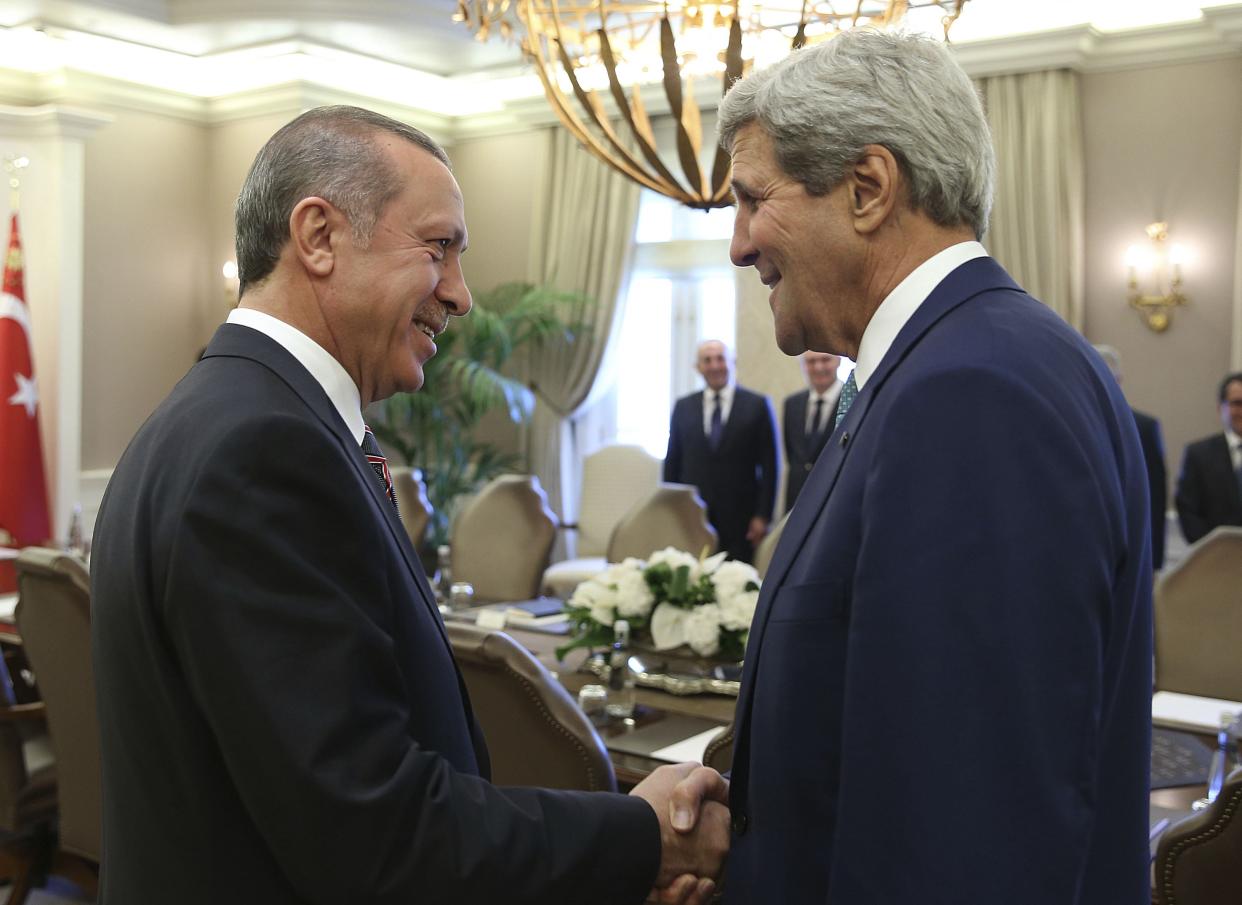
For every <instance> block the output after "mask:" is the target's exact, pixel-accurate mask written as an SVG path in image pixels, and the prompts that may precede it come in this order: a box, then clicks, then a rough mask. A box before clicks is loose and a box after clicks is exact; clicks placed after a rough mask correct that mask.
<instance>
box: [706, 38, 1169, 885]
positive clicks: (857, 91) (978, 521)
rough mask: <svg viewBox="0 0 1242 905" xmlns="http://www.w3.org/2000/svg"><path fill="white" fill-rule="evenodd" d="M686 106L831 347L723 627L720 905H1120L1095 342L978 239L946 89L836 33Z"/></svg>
mask: <svg viewBox="0 0 1242 905" xmlns="http://www.w3.org/2000/svg"><path fill="white" fill-rule="evenodd" d="M718 121H719V124H720V133H721V141H722V146H723V147H725V148H726V149H728V150H729V151H730V153H731V157H732V163H733V191H734V195H735V197H736V199H737V209H736V214H735V217H736V221H735V225H734V231H733V240H732V244H731V246H730V256H731V257H732V259H733V262H734V263H735V264H736V265H738V266H744V267H752V266H753V267H754V268H755V269H756V270H757V271H758V274H759V277H760V279H761V280H762V281H763V283H764V285H766V286H767V287H769V290H770V296H769V299H768V304H769V307H770V308H771V311H772V316H773V321H774V328H775V333H776V341H777V344H778V345H779V346H780V348H781V350H782V351H784V352H785V353H786V354H789V355H797V354H800V353H801V352H803V351H804V350H806V349H816V350H818V351H822V352H832V353H834V354H840V355H845V356H848V357H850V358H853V359H854V360H855V362H856V365H855V368H854V371H853V372H852V374H851V375H850V378H849V379H848V380H847V381H846V384H845V387H844V388H843V389H842V391H841V400H840V403H839V407H838V415H837V417H838V419H839V420H838V424H837V427H836V430H835V432H834V433H833V435H832V438H831V439H830V441H829V443H828V444H827V445H826V446H825V447H824V449H823V451H822V453H821V454H820V457H819V460H818V461H817V462H816V464H815V467H814V468H813V469H812V471H811V474H810V476H809V477H808V478H807V481H806V483H805V484H804V485H803V487H802V491H801V494H800V495H799V498H798V504H797V505H796V506H795V507H794V509H793V512H792V513H790V516H789V519H788V520H787V521H786V523H785V527H784V528H783V529H782V532H781V537H780V541H779V543H778V544H777V548H776V550H775V552H774V555H773V559H772V561H771V563H770V565H769V567H768V571H767V573H766V576H765V578H764V581H763V587H762V589H761V591H760V596H759V601H758V605H757V608H756V611H755V616H754V620H753V622H752V624H751V630H750V637H749V641H748V644H747V648H746V659H745V668H744V671H743V677H742V688H741V694H740V696H739V698H738V702H737V712H736V716H735V720H734V726H735V739H736V741H735V744H734V752H733V769H732V776H731V786H730V808H731V811H732V814H733V827H734V836H733V847H732V849H731V850H730V853H729V859H728V864H727V868H726V876H727V878H728V879H727V882H726V883H725V889H724V898H725V902H726V903H729V905H734V903H736V905H742V903H747V905H749V903H755V902H782V903H783V902H798V903H802V902H815V903H819V905H857V903H868V905H870V903H877V905H878V903H903V905H904V903H916V902H917V903H924V902H928V903H931V902H934V903H1002V902H1003V903H1005V905H1047V903H1050V902H1056V903H1058V905H1135V903H1138V902H1144V901H1146V900H1147V898H1148V896H1149V885H1150V876H1149V857H1150V856H1149V851H1148V824H1147V815H1148V807H1149V801H1148V796H1149V791H1148V779H1149V772H1150V766H1151V764H1150V758H1149V748H1150V732H1151V687H1152V686H1151V679H1152V672H1151V669H1152V641H1151V637H1152V616H1151V583H1152V569H1151V551H1150V543H1151V542H1150V540H1149V512H1148V504H1147V474H1146V466H1145V464H1144V460H1143V453H1142V449H1141V448H1140V446H1139V440H1138V432H1137V429H1136V428H1135V424H1134V418H1133V416H1132V415H1131V414H1130V409H1129V406H1128V405H1126V401H1125V398H1124V396H1122V393H1121V390H1120V388H1119V387H1118V386H1117V382H1116V381H1115V380H1113V378H1112V377H1111V376H1110V375H1109V373H1108V370H1107V369H1106V368H1105V366H1104V363H1103V362H1102V361H1101V360H1100V357H1099V356H1098V355H1096V354H1095V353H1094V352H1093V351H1092V350H1091V347H1090V346H1089V345H1088V344H1087V342H1086V341H1085V340H1084V339H1083V338H1082V337H1081V336H1080V335H1078V334H1077V333H1075V332H1074V330H1073V329H1072V328H1070V327H1069V326H1068V325H1067V324H1066V323H1065V321H1063V320H1062V319H1061V318H1060V317H1058V316H1057V315H1056V314H1055V313H1053V312H1052V311H1051V310H1050V309H1049V308H1048V307H1047V306H1046V305H1043V304H1042V303H1040V302H1038V301H1037V300H1035V299H1033V298H1031V297H1030V296H1029V295H1027V294H1026V293H1025V292H1023V291H1022V290H1021V289H1020V288H1019V287H1018V286H1017V285H1016V284H1015V283H1014V282H1013V280H1012V279H1011V278H1010V277H1009V276H1008V275H1007V274H1006V273H1005V272H1004V270H1003V269H1002V268H1001V267H1000V265H999V264H997V263H996V262H995V261H994V260H992V259H991V258H990V257H989V256H988V255H987V251H986V250H985V249H984V247H983V246H982V245H981V244H980V243H979V241H978V239H979V238H980V237H981V236H982V235H983V234H984V233H985V231H986V229H987V223H988V217H989V214H990V210H991V204H992V193H993V186H994V184H995V166H996V165H995V156H994V154H993V151H992V142H991V136H990V132H989V129H988V123H987V120H986V118H985V117H984V113H983V109H982V105H981V104H980V101H979V97H978V95H977V93H976V90H975V88H974V86H973V85H972V83H971V81H970V78H969V77H968V76H967V75H966V74H965V73H964V72H963V71H962V69H961V67H960V66H959V65H958V64H957V63H956V62H955V61H954V58H953V56H952V55H951V53H950V51H949V50H948V48H946V47H945V46H944V45H943V44H942V43H940V42H936V41H934V40H931V39H928V38H926V37H923V36H920V35H913V34H899V33H893V32H887V31H879V30H873V29H863V28H859V29H852V30H849V31H846V32H844V33H843V34H841V35H838V36H837V37H834V38H833V39H832V40H831V41H825V42H823V43H820V44H815V45H812V46H810V47H807V48H804V49H802V50H796V51H794V52H793V53H792V54H790V56H789V57H787V58H786V59H784V60H782V61H780V62H778V63H776V64H774V65H773V66H770V67H768V68H767V69H763V70H760V71H758V72H755V73H753V74H751V75H749V76H748V77H746V78H743V79H741V80H740V81H738V82H735V83H734V85H733V87H732V88H731V89H730V91H729V93H728V94H727V95H726V96H725V98H724V100H723V101H722V103H721V106H720V108H719V120H718Z"/></svg>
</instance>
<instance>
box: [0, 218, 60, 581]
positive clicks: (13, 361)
mask: <svg viewBox="0 0 1242 905" xmlns="http://www.w3.org/2000/svg"><path fill="white" fill-rule="evenodd" d="M33 359H34V356H33V354H32V352H31V342H30V309H29V308H27V307H26V290H25V289H24V288H23V285H22V243H21V240H20V239H19V238H18V235H17V214H16V213H14V214H13V220H12V225H11V227H10V231H9V251H8V254H7V255H5V258H4V291H3V293H0V544H3V545H5V546H12V547H25V546H29V545H31V544H45V543H47V542H48V539H49V538H50V537H51V535H52V528H51V519H50V518H49V517H48V506H47V481H46V480H45V479H44V476H43V444H42V442H41V441H40V439H39V390H38V385H37V384H36V383H35V376H34V360H33ZM6 535H7V536H6ZM16 588H17V581H16V573H15V572H14V571H13V564H12V563H11V562H7V561H5V562H0V592H3V591H13V590H16Z"/></svg>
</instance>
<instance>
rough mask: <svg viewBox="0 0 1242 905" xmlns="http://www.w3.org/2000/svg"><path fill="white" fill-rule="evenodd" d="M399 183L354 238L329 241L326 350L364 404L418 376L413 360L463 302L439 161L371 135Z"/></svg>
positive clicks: (417, 361)
mask: <svg viewBox="0 0 1242 905" xmlns="http://www.w3.org/2000/svg"><path fill="white" fill-rule="evenodd" d="M374 140H375V141H376V142H377V143H378V144H379V145H380V146H381V147H382V148H383V149H384V151H385V153H386V154H387V155H388V157H389V160H390V161H391V162H392V163H393V165H394V168H395V170H396V172H397V173H399V174H400V178H401V179H402V182H403V187H402V189H401V191H400V193H399V194H398V195H397V196H396V197H395V198H394V199H393V200H392V201H390V202H389V203H388V204H387V206H386V207H385V208H384V210H383V212H382V213H381V215H380V217H379V218H378V220H377V221H376V224H375V229H374V231H373V233H372V235H371V239H370V241H369V242H368V243H367V244H366V245H365V247H363V246H362V245H360V244H359V243H357V242H356V241H355V240H354V238H353V235H352V233H351V232H350V231H349V230H342V231H340V232H339V233H338V234H337V236H339V238H334V241H333V252H334V254H335V256H336V257H335V261H336V263H335V265H334V267H333V274H332V294H331V302H330V304H329V305H327V306H325V316H326V319H327V327H328V330H329V331H330V332H331V334H332V338H333V344H334V346H335V350H336V355H337V358H338V360H339V361H340V362H341V364H342V365H343V366H344V367H345V370H346V371H348V372H349V374H350V376H351V377H353V378H354V382H355V383H356V384H357V385H358V390H359V393H360V394H361V396H362V404H363V405H364V406H366V405H369V404H370V403H371V402H374V401H375V400H377V399H385V398H387V397H389V396H391V395H392V394H393V393H396V392H413V391H414V390H417V389H418V388H419V387H421V386H422V385H423V364H424V363H425V362H426V361H427V359H429V358H431V356H433V355H435V353H436V344H435V342H434V339H433V338H434V336H435V335H436V334H437V333H439V332H441V331H442V330H444V328H445V327H446V326H447V324H448V319H449V317H450V316H457V317H460V316H462V315H465V314H466V313H467V312H469V310H470V304H471V299H470V290H469V289H468V288H467V287H466V281H465V277H464V276H463V274H462V269H461V255H462V252H464V251H465V248H466V243H467V236H466V220H465V210H464V207H463V204H462V197H461V190H460V189H459V188H458V187H457V181H456V180H455V179H454V178H453V174H452V173H451V172H449V169H448V167H446V166H445V165H444V164H442V163H440V161H438V160H436V159H435V158H434V157H432V156H431V155H430V154H429V153H427V152H426V151H424V150H423V149H421V148H419V147H417V146H416V145H413V144H411V143H409V142H407V141H405V140H403V139H401V138H399V137H397V136H390V135H380V136H377V137H376V138H375V139H374Z"/></svg>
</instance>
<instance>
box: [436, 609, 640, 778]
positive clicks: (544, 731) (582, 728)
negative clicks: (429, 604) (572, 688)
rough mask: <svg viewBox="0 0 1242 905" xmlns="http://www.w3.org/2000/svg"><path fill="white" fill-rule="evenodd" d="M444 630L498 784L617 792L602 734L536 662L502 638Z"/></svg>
mask: <svg viewBox="0 0 1242 905" xmlns="http://www.w3.org/2000/svg"><path fill="white" fill-rule="evenodd" d="M445 627H446V628H447V629H448V635H449V640H450V641H451V642H452V644H453V654H454V656H455V657H456V658H457V665H458V666H459V667H460V669H461V673H462V677H463V678H464V679H465V681H466V687H467V689H469V691H470V703H471V706H472V707H473V708H474V715H475V718H476V719H478V721H479V726H480V727H481V728H482V729H483V734H484V736H486V738H487V748H488V752H489V753H490V755H491V760H492V781H493V782H495V783H496V784H497V785H509V786H540V787H543V788H549V789H585V790H587V791H592V792H599V791H608V792H615V791H616V789H617V780H616V776H615V775H614V773H613V770H612V762H611V761H610V760H609V758H608V752H607V751H606V750H605V749H604V743H603V742H602V741H601V740H600V737H599V734H598V733H597V732H596V731H595V729H594V727H593V726H592V725H591V721H590V720H588V719H587V717H586V715H585V714H584V713H583V712H582V711H581V710H579V709H578V705H577V704H576V703H575V702H574V699H573V698H571V697H570V696H569V693H568V692H567V691H566V690H565V689H564V688H563V687H562V686H561V684H560V683H559V682H557V681H556V679H554V678H552V676H551V674H550V673H549V672H548V671H547V670H546V669H544V668H543V666H542V664H540V662H539V661H538V660H536V659H535V658H534V657H533V656H532V655H531V654H530V653H529V652H528V651H527V650H526V649H525V648H523V647H522V646H521V645H520V644H518V643H517V642H516V641H514V640H513V639H512V638H511V637H509V636H508V635H506V634H505V633H503V632H495V631H487V630H485V629H481V628H479V627H478V626H474V625H470V624H468V623H461V622H449V623H447V624H446V626H445Z"/></svg>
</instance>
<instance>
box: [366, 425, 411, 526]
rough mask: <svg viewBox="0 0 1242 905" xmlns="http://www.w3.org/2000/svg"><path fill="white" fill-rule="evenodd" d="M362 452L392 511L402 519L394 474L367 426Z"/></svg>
mask: <svg viewBox="0 0 1242 905" xmlns="http://www.w3.org/2000/svg"><path fill="white" fill-rule="evenodd" d="M362 452H363V454H364V455H365V456H366V457H367V464H368V465H370V466H371V470H372V471H374V472H375V477H376V478H377V479H378V480H379V482H380V487H381V488H383V490H384V495H385V496H387V497H388V502H390V503H392V511H393V512H395V513H396V514H397V518H400V517H401V510H400V509H398V508H397V492H396V490H394V489H393V486H392V473H391V472H389V470H388V460H387V459H385V458H384V454H383V453H382V452H380V448H379V443H377V442H376V441H375V434H373V433H371V428H370V427H368V426H367V425H365V424H364V425H363V426H362Z"/></svg>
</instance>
